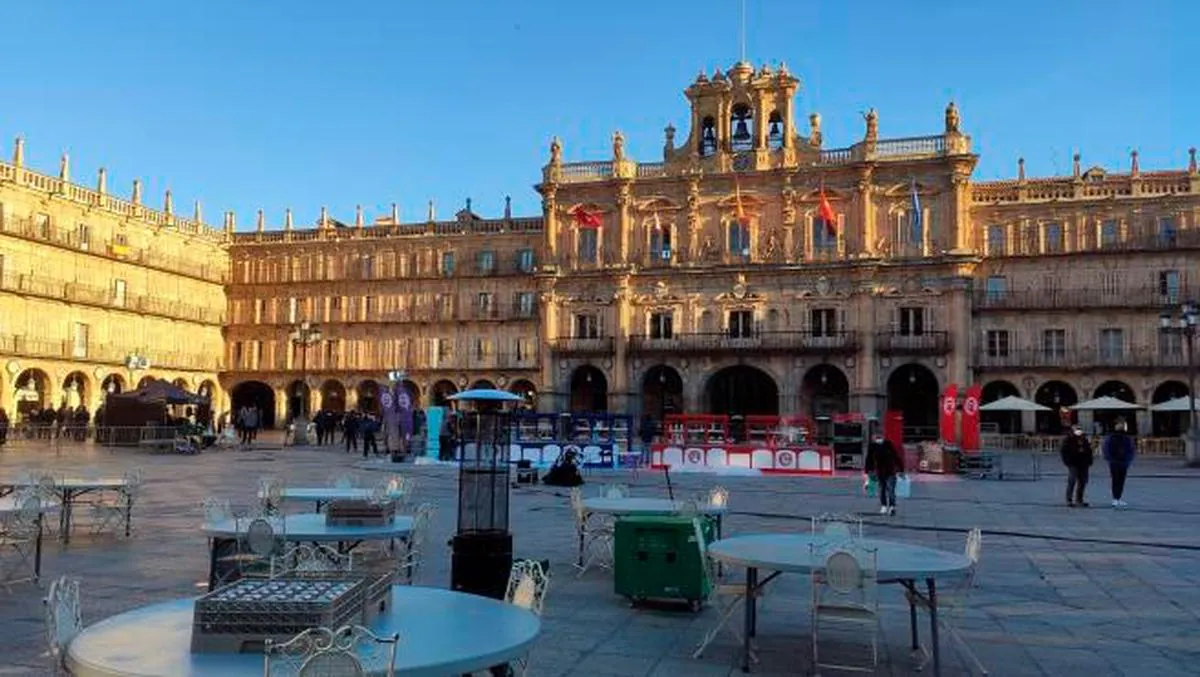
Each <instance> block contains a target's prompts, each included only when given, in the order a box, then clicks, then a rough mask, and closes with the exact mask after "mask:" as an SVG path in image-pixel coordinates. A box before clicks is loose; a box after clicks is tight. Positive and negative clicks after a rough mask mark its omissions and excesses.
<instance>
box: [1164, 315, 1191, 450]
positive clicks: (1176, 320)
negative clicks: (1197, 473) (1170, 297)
mask: <svg viewBox="0 0 1200 677" xmlns="http://www.w3.org/2000/svg"><path fill="white" fill-rule="evenodd" d="M1198 320H1200V308H1197V306H1196V303H1195V302H1193V301H1185V302H1184V303H1182V304H1180V306H1179V309H1178V311H1177V313H1172V312H1165V313H1163V314H1162V316H1161V317H1159V331H1160V332H1162V333H1163V334H1166V335H1176V336H1181V337H1183V342H1184V349H1185V350H1187V374H1188V430H1187V438H1186V441H1185V445H1186V446H1185V451H1184V458H1185V459H1186V461H1187V464H1188V465H1189V466H1193V467H1194V466H1200V430H1197V426H1196V323H1197V321H1198Z"/></svg>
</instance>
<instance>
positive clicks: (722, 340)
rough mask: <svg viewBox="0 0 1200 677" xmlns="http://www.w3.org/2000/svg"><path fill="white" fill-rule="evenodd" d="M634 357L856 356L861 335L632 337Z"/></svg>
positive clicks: (767, 333) (763, 333) (771, 333)
mask: <svg viewBox="0 0 1200 677" xmlns="http://www.w3.org/2000/svg"><path fill="white" fill-rule="evenodd" d="M629 350H630V352H632V353H720V352H738V351H743V350H753V351H756V352H774V353H791V354H804V353H807V354H835V353H842V354H853V353H855V352H857V351H858V333H857V332H853V331H838V332H824V333H820V334H818V333H814V332H812V331H759V332H752V333H750V334H747V335H744V336H737V335H733V334H731V333H730V332H727V331H725V332H691V333H682V334H674V335H672V336H671V337H670V338H656V337H652V336H647V335H644V334H635V335H633V336H630V337H629Z"/></svg>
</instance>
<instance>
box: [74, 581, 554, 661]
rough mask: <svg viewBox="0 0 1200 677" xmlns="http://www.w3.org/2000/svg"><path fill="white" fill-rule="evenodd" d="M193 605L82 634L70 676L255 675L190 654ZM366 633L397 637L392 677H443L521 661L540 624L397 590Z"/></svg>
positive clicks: (523, 615)
mask: <svg viewBox="0 0 1200 677" xmlns="http://www.w3.org/2000/svg"><path fill="white" fill-rule="evenodd" d="M193 607H194V600H191V599H179V600H172V601H169V602H163V603H159V604H152V605H150V606H145V607H141V608H139V609H134V610H133V611H127V612H125V613H123V614H120V615H117V616H113V617H111V618H108V619H106V620H103V621H100V622H99V623H96V624H95V625H93V626H91V627H88V628H85V629H84V630H83V632H81V633H80V634H79V635H78V636H76V637H75V639H74V640H73V641H72V642H71V644H70V646H69V647H68V649H67V666H68V668H69V669H70V670H71V674H73V675H76V677H101V676H103V677H120V676H126V675H128V676H130V677H132V676H135V675H136V677H200V676H205V677H261V676H262V674H263V657H262V654H254V653H247V654H234V653H202V654H194V653H192V651H191V641H192V614H193ZM371 630H372V631H373V632H374V633H375V634H377V635H380V636H387V635H391V634H392V633H399V634H400V644H399V646H398V648H397V650H396V663H395V667H396V674H399V675H405V677H447V676H449V675H461V674H464V673H470V672H474V671H476V670H486V669H487V668H489V667H491V666H493V665H501V664H504V663H508V662H510V661H513V660H516V659H517V658H520V657H521V656H523V655H525V654H526V653H528V651H529V649H530V647H531V646H532V645H533V643H534V641H535V640H536V639H537V636H538V633H539V632H540V631H541V620H540V619H539V618H538V617H537V616H535V615H534V614H533V613H531V612H529V611H527V610H525V609H522V608H520V607H517V606H513V605H511V604H507V603H505V602H500V601H497V600H493V599H488V598H485V597H479V596H477V595H468V594H465V593H459V592H452V591H450V590H442V589H438V588H422V587H414V586H407V585H397V586H393V588H392V604H391V607H390V612H389V613H388V614H387V615H385V616H382V617H380V618H378V619H376V621H375V622H374V623H372V625H371ZM372 674H375V673H372ZM379 674H382V673H379Z"/></svg>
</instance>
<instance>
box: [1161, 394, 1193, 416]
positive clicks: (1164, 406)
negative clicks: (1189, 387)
mask: <svg viewBox="0 0 1200 677" xmlns="http://www.w3.org/2000/svg"><path fill="white" fill-rule="evenodd" d="M1196 409H1197V410H1200V397H1198V398H1196ZM1150 411H1162V412H1171V411H1176V412H1183V411H1191V407H1190V404H1189V402H1188V398H1187V396H1184V397H1176V398H1175V399H1173V400H1167V401H1166V402H1159V403H1158V404H1156V405H1154V406H1152V407H1150Z"/></svg>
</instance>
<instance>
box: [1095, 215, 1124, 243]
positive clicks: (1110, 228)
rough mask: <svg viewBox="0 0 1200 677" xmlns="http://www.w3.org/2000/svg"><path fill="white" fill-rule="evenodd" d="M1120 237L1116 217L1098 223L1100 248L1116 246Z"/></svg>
mask: <svg viewBox="0 0 1200 677" xmlns="http://www.w3.org/2000/svg"><path fill="white" fill-rule="evenodd" d="M1120 238H1121V230H1120V226H1119V224H1118V223H1117V220H1116V219H1108V220H1106V221H1103V222H1102V223H1101V224H1100V248H1101V249H1111V248H1112V247H1115V246H1117V243H1118V242H1119V241H1120Z"/></svg>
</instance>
